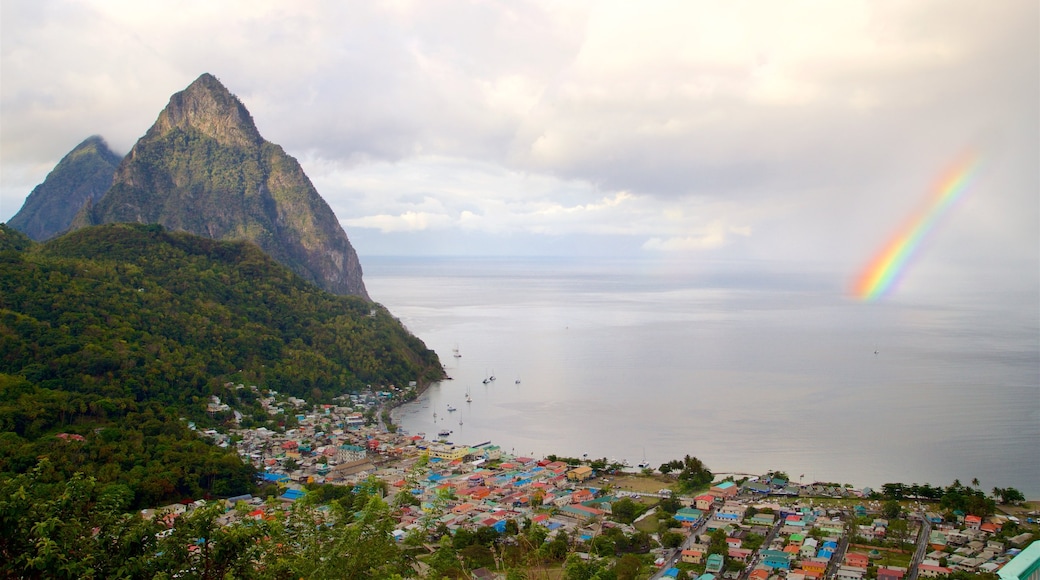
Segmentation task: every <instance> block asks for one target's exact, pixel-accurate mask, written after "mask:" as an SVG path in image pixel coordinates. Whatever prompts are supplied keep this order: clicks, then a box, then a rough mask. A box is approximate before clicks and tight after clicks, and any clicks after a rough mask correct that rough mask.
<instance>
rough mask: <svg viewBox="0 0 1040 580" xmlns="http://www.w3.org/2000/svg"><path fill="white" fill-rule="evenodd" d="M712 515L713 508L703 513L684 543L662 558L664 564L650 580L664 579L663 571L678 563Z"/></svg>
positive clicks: (713, 512)
mask: <svg viewBox="0 0 1040 580" xmlns="http://www.w3.org/2000/svg"><path fill="white" fill-rule="evenodd" d="M684 505H686V504H684ZM714 514H715V507H714V506H712V508H711V509H709V510H708V511H707V512H705V513H704V517H703V518H701V519H700V523H698V524H697V527H695V528H693V530H692V531H691V532H690V535H689V536H687V537H686V540H685V541H683V543H682V545H680V546H679V547H678V548H672V549H671V550H669V551H668V552H667V554H666V555H665V557H664V564H662V565H661V567H660V568H658V569H657V571H656V572H654V575H653V576H651V577H650V579H651V580H658V579H659V578H662V577H664V573H665V571H666V570H668V569H669V568H672V567H674V566H675V565H676V564H677V563H678V562H679V558H680V557H682V551H683V550H685V549H687V548H689V547H690V546H691V545H692V544H694V543H695V542H696V541H697V536H699V535H701V533H703V532H704V527H705V526H706V525H707V524H708V520H710V519H711V516H712V515H714Z"/></svg>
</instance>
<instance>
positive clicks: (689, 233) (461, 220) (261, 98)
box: [0, 0, 1040, 269]
mask: <svg viewBox="0 0 1040 580" xmlns="http://www.w3.org/2000/svg"><path fill="white" fill-rule="evenodd" d="M0 9H2V10H3V13H2V18H0V33H2V34H0V48H2V50H0V65H2V70H3V79H2V80H3V82H2V83H0V105H2V107H0V124H2V126H3V132H2V133H0V153H2V156H0V164H2V170H3V171H2V173H0V220H2V219H7V218H8V217H9V216H10V215H12V214H13V213H14V212H15V211H16V210H17V207H18V206H19V205H20V203H21V201H22V200H23V199H24V196H25V195H26V194H28V192H29V190H31V188H32V186H33V185H35V184H36V183H38V182H39V181H41V180H42V179H43V177H44V176H45V175H46V171H47V170H48V169H49V168H50V167H53V165H54V164H55V163H56V162H57V161H58V159H60V158H61V156H62V155H64V154H65V153H66V152H67V151H68V150H69V149H70V148H71V147H72V146H74V145H75V144H76V143H78V142H80V141H81V140H82V139H83V138H85V137H86V136H88V135H90V134H93V133H100V134H102V135H104V136H105V137H106V138H107V139H108V140H109V142H110V143H111V144H112V145H113V147H114V148H115V149H117V150H120V151H126V150H127V149H129V147H130V146H131V145H132V144H133V142H134V140H135V139H136V138H137V137H139V136H140V135H142V134H143V133H144V131H145V130H146V129H147V128H148V126H149V125H150V124H151V123H152V122H153V121H154V119H155V117H156V115H157V114H158V112H159V110H160V109H161V108H162V107H163V106H164V105H165V103H166V102H167V100H168V98H169V96H170V94H172V93H173V92H175V91H177V90H180V89H181V88H183V87H184V86H186V85H187V84H188V83H190V82H191V81H192V80H193V79H194V78H195V77H197V76H198V75H199V74H200V73H202V72H204V71H208V72H211V73H213V74H215V75H217V77H218V78H220V79H221V80H222V81H223V82H224V83H225V84H226V85H227V86H228V87H229V89H230V90H231V91H232V92H234V93H236V94H237V95H239V97H241V98H242V99H243V101H244V102H245V104H246V106H247V107H248V108H249V109H250V111H251V112H252V113H253V116H254V118H255V119H256V122H257V125H258V127H259V129H260V131H261V133H262V134H263V135H264V136H265V137H267V138H268V139H269V140H271V141H273V142H276V143H279V144H281V145H283V146H284V147H285V148H286V150H287V151H289V152H290V154H293V155H295V156H297V157H299V158H300V159H301V161H302V163H303V165H304V168H305V169H306V171H307V172H308V175H310V177H311V178H312V180H313V181H314V182H315V184H316V185H317V186H318V190H319V191H320V192H321V193H322V195H323V196H324V197H325V198H326V200H327V201H328V202H329V204H330V205H331V206H332V207H333V209H334V210H335V211H336V213H337V215H338V216H339V218H340V219H341V220H342V221H343V223H344V224H346V225H347V227H348V233H350V230H351V229H355V230H356V229H361V228H363V229H365V231H366V240H367V241H368V242H370V243H372V244H378V243H379V240H380V239H385V240H390V239H391V238H392V237H394V236H402V237H401V238H400V239H407V240H413V239H414V240H418V238H417V237H409V236H414V235H415V234H417V233H444V234H447V233H449V232H453V231H455V230H456V229H457V230H459V231H461V232H464V233H466V235H473V236H476V235H480V236H483V238H482V239H485V240H497V241H498V242H501V243H502V244H504V245H508V244H509V243H511V241H512V240H521V239H523V242H522V243H523V244H525V246H518V251H524V250H525V249H526V245H530V243H529V241H530V238H529V237H528V236H543V237H545V238H546V239H548V238H551V237H553V236H568V235H581V236H616V237H617V239H618V240H620V241H619V242H618V243H619V244H620V245H624V244H628V245H630V246H631V247H632V248H643V249H645V250H647V251H653V252H658V251H679V250H681V251H686V250H690V251H700V252H711V253H714V254H725V255H728V256H729V255H732V256H744V257H752V258H755V259H759V260H769V259H791V260H805V259H810V258H813V259H817V258H818V259H830V260H835V261H839V262H842V263H847V264H848V267H849V268H854V267H857V265H858V262H859V261H860V260H863V259H865V257H866V256H868V255H869V254H870V253H871V252H872V251H874V248H875V246H876V245H877V244H878V243H880V241H882V240H883V239H884V237H885V236H887V235H889V232H890V230H891V229H892V228H893V227H894V224H896V223H898V221H899V220H900V219H901V216H903V215H905V213H906V212H907V211H908V206H912V205H913V203H915V202H916V199H917V198H918V196H921V195H924V192H925V191H926V189H927V187H928V186H929V184H930V182H931V180H932V179H933V178H934V175H936V174H937V172H939V171H941V169H942V167H943V165H944V164H945V163H946V162H947V161H948V160H949V159H950V158H952V157H954V156H955V155H957V154H958V153H959V151H960V150H961V149H962V148H964V147H972V146H974V147H976V148H978V149H979V150H980V152H981V153H982V154H983V155H984V156H986V157H987V158H989V159H991V160H993V164H992V166H993V169H992V171H991V172H990V173H989V174H988V175H987V176H986V177H985V179H980V180H979V183H978V185H977V186H976V187H977V188H978V193H977V197H976V198H974V199H971V206H972V209H971V212H970V213H969V212H965V213H963V214H959V215H957V216H952V217H951V224H953V225H951V226H950V227H949V228H947V229H946V231H944V232H942V234H943V236H944V237H945V238H946V241H948V242H949V243H950V246H949V247H947V246H944V245H943V244H936V246H935V247H936V250H935V253H933V254H931V255H930V257H929V259H932V260H937V261H948V262H950V263H956V264H957V267H962V268H967V267H969V265H968V264H967V263H966V260H965V259H964V258H963V256H972V259H973V260H975V261H976V262H979V263H982V262H986V263H991V262H992V261H993V258H992V256H995V255H999V256H1001V258H1000V259H1001V260H1006V261H1008V263H1013V264H1017V265H1018V267H1019V268H1021V267H1022V265H1023V264H1029V265H1030V267H1035V259H1036V255H1037V250H1036V247H1037V245H1038V244H1037V243H1036V242H1037V238H1038V237H1040V236H1038V234H1037V225H1036V219H1035V216H1036V213H1037V210H1036V206H1037V200H1036V191H1037V190H1038V189H1040V183H1038V181H1040V179H1038V177H1037V173H1036V168H1035V161H1036V159H1037V157H1038V156H1040V143H1038V137H1037V132H1036V127H1037V126H1038V124H1040V115H1038V105H1037V103H1038V102H1040V87H1038V83H1037V76H1036V71H1037V70H1038V68H1040V55H1038V53H1037V51H1036V38H1037V37H1038V36H1040V24H1038V22H1040V17H1038V16H1040V14H1038V12H1040V7H1038V6H1037V5H1036V3H1035V2H1033V1H1031V0H1010V1H1008V2H1000V3H982V2H975V1H973V0H954V1H953V2H946V1H943V2H939V1H938V0H925V1H923V2H914V3H879V2H868V1H867V0H853V1H849V2H827V1H823V0H820V1H798V2H784V3H776V2H769V1H766V0H761V1H754V0H741V1H737V2H727V3H719V2H709V1H707V0H703V1H698V0H695V1H692V2H682V1H678V0H676V1H661V2H652V3H641V4H632V3H625V2H606V3H584V2H581V3H565V4H564V5H560V4H559V3H550V2H514V3H508V4H493V3H458V2H447V1H438V0H434V1H429V2H425V1H424V2H410V1H386V2H379V3H368V2H332V1H317V2H308V3H305V4H293V5H288V4H285V3H283V2H276V1H267V2H253V1H250V2H245V1H242V2H219V3H214V2H205V1H202V0H198V1H191V2H182V3H178V4H177V8H176V9H171V8H170V5H167V4H163V3H150V2H148V3H142V2H130V1H116V2H109V1H101V0H95V1H82V2H67V1H64V0H45V1H41V2H4V3H3V4H2V5H0ZM375 232H381V233H379V234H378V235H376V234H375ZM750 232H754V235H753V236H752V235H749V234H750ZM369 233H371V234H373V235H368V234H369ZM379 236H382V237H379ZM400 239H396V238H395V240H396V241H394V242H393V245H394V247H395V248H401V247H403V246H402V245H401V244H403V243H404V242H401V241H400ZM388 243H389V242H388ZM517 243H521V242H517ZM493 245H494V244H492V243H490V242H489V243H488V244H486V247H492V246H493ZM611 247H614V246H611ZM1034 269H1035V268H1034Z"/></svg>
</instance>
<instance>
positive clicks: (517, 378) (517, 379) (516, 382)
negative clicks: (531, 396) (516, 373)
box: [515, 377, 520, 385]
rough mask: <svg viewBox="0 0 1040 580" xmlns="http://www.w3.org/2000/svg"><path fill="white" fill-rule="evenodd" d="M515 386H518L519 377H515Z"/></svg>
mask: <svg viewBox="0 0 1040 580" xmlns="http://www.w3.org/2000/svg"><path fill="white" fill-rule="evenodd" d="M515 384H517V385H519V384H520V377H516V381H515Z"/></svg>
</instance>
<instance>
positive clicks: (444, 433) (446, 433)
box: [437, 429, 451, 437]
mask: <svg viewBox="0 0 1040 580" xmlns="http://www.w3.org/2000/svg"><path fill="white" fill-rule="evenodd" d="M450 435H451V431H448V430H447V429H441V430H440V431H438V432H437V436H438V437H448V436H450Z"/></svg>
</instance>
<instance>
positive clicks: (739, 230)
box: [642, 222, 751, 252]
mask: <svg viewBox="0 0 1040 580" xmlns="http://www.w3.org/2000/svg"><path fill="white" fill-rule="evenodd" d="M733 235H738V236H744V237H747V236H750V235H751V228H750V227H747V226H743V227H734V226H729V227H727V226H726V225H724V224H722V223H719V222H715V223H712V224H709V225H708V227H707V228H704V230H703V231H701V232H699V233H696V234H691V235H686V236H672V237H669V238H659V237H653V238H650V239H649V240H647V241H646V242H644V243H643V246H642V247H643V249H646V250H653V251H658V252H691V251H692V252H696V251H701V250H713V249H716V248H720V247H722V246H724V245H726V244H728V243H730V241H731V239H732V236H733Z"/></svg>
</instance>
